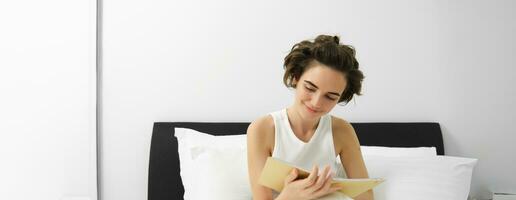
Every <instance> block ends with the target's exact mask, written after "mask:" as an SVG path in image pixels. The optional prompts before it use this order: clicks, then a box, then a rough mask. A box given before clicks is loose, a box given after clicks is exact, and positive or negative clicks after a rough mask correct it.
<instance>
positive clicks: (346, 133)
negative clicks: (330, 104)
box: [332, 116, 359, 151]
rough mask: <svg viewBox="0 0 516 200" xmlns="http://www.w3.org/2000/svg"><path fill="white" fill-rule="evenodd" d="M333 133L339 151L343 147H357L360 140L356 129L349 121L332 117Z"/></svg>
mask: <svg viewBox="0 0 516 200" xmlns="http://www.w3.org/2000/svg"><path fill="white" fill-rule="evenodd" d="M332 131H333V140H334V141H335V146H336V149H337V150H338V151H340V150H342V148H343V147H350V146H357V144H356V143H358V140H357V135H356V133H355V129H354V128H353V126H352V125H351V123H349V122H348V121H346V120H344V119H342V118H339V117H336V116H332ZM358 145H359V144H358Z"/></svg>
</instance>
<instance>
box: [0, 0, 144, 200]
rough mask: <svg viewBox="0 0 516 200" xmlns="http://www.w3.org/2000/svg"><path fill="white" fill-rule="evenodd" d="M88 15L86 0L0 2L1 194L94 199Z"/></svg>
mask: <svg viewBox="0 0 516 200" xmlns="http://www.w3.org/2000/svg"><path fill="white" fill-rule="evenodd" d="M95 20H96V2H95V1H92V0H88V1H87V0H81V1H66V0H48V1H38V0H17V1H2V2H1V3H0V27H1V28H0V29H1V31H0V95H1V97H0V158H1V160H2V161H1V164H0V199H9V200H18V199H19V200H27V199H38V200H47V199H48V200H72V199H75V200H96V199H97V188H96V187H97V178H96V176H97V175H96V174H97V170H96V117H95V115H96V107H95V104H96V83H95V81H96V76H95V73H96V72H95V44H96V38H95V34H96V23H95ZM142 159H143V158H142Z"/></svg>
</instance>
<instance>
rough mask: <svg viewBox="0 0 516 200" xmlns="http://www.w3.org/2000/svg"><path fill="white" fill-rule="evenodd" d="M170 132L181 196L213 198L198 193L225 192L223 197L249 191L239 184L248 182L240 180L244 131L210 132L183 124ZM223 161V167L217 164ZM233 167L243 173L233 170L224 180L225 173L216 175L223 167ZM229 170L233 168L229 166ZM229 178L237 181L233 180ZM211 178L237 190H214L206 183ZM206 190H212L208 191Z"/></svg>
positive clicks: (245, 176)
mask: <svg viewBox="0 0 516 200" xmlns="http://www.w3.org/2000/svg"><path fill="white" fill-rule="evenodd" d="M174 132H175V134H174V135H175V137H176V138H177V141H178V153H179V169H180V176H181V179H182V181H183V186H184V189H185V193H184V196H183V197H184V199H185V200H196V199H216V198H202V197H200V196H199V195H208V196H209V195H218V196H223V195H227V196H225V198H223V199H232V198H231V197H235V198H237V197H241V194H243V193H247V194H249V195H251V191H250V189H248V190H247V189H246V188H245V187H244V188H242V186H247V187H248V188H249V186H248V185H249V182H248V181H246V182H245V183H244V182H242V181H241V180H242V179H245V180H248V174H247V153H246V152H247V138H246V135H245V134H241V135H227V136H213V135H210V134H207V133H202V132H199V131H196V130H193V129H187V128H175V129H174ZM242 160H243V161H242ZM225 161H231V162H225ZM235 161H237V162H235ZM223 164H227V167H225V168H224V167H221V165H223ZM235 167H236V168H239V169H242V170H243V172H244V173H241V172H242V171H237V172H238V173H235V176H234V177H229V178H230V179H229V180H231V181H229V180H227V179H228V177H224V176H219V175H217V174H227V173H226V172H227V171H224V169H234V168H235ZM221 168H222V171H220V170H219V171H218V173H214V175H210V176H207V175H206V174H205V173H208V172H214V170H218V169H221ZM231 172H234V171H233V170H231ZM233 179H237V180H239V181H234V180H233ZM214 182H218V183H219V184H217V185H220V186H221V187H222V186H225V187H226V188H229V187H234V188H238V190H232V192H231V193H224V191H226V190H221V191H220V192H217V191H214V190H211V189H209V188H216V187H214V186H213V185H206V183H214ZM207 188H208V189H207ZM240 189H242V191H243V192H239V191H240ZM201 191H202V192H201ZM210 191H211V192H215V193H211V192H210ZM248 199H250V198H248Z"/></svg>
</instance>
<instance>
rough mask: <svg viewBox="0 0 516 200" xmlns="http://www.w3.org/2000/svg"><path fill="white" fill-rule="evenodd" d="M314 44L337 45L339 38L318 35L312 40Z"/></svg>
mask: <svg viewBox="0 0 516 200" xmlns="http://www.w3.org/2000/svg"><path fill="white" fill-rule="evenodd" d="M314 42H315V43H335V44H337V45H338V44H339V42H340V39H339V36H330V35H319V36H317V38H315V40H314Z"/></svg>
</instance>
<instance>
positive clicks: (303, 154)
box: [271, 109, 336, 171]
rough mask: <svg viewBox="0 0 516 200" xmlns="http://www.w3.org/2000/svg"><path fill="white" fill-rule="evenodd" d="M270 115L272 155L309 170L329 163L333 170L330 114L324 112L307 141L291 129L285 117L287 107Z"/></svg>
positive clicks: (333, 152)
mask: <svg viewBox="0 0 516 200" xmlns="http://www.w3.org/2000/svg"><path fill="white" fill-rule="evenodd" d="M271 115H272V118H273V119H274V126H275V138H274V150H273V152H272V157H274V158H278V159H281V160H284V161H287V162H289V163H293V164H295V165H297V166H300V167H302V168H304V169H306V170H309V171H311V170H312V167H313V166H314V165H318V166H319V169H322V168H324V166H325V165H330V166H331V167H332V170H333V171H335V166H334V165H335V161H336V160H335V159H336V155H335V145H334V144H333V133H332V125H331V115H329V114H326V115H323V116H321V117H320V119H319V124H318V125H317V129H316V130H315V133H314V134H313V136H312V137H311V138H310V140H309V141H308V142H307V143H305V142H303V141H302V140H300V139H299V138H298V137H297V136H296V135H295V134H294V131H292V127H291V126H290V122H289V120H288V117H287V109H282V110H280V111H276V112H272V113H271Z"/></svg>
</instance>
